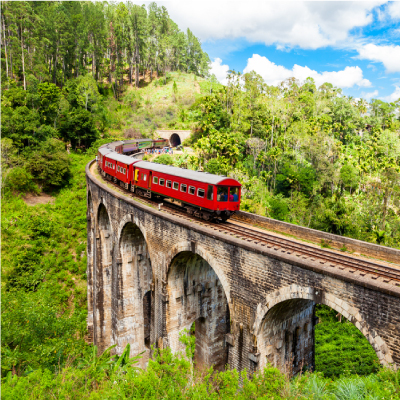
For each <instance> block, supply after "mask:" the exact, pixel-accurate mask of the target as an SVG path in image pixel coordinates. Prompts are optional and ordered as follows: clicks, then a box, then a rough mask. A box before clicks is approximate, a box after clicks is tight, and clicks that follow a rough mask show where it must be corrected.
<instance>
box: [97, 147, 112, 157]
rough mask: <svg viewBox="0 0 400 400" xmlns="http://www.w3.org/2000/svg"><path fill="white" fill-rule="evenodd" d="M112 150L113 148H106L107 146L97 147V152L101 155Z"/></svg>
mask: <svg viewBox="0 0 400 400" xmlns="http://www.w3.org/2000/svg"><path fill="white" fill-rule="evenodd" d="M112 151H113V150H111V149H108V148H107V147H100V148H99V153H100V154H101V155H102V156H105V155H106V154H108V153H111V152H112Z"/></svg>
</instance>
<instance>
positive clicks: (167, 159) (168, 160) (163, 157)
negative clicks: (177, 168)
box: [153, 154, 174, 165]
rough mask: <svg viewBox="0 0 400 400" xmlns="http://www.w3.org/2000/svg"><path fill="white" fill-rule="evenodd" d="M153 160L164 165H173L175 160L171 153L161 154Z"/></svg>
mask: <svg viewBox="0 0 400 400" xmlns="http://www.w3.org/2000/svg"><path fill="white" fill-rule="evenodd" d="M153 162H156V163H159V164H164V165H173V163H174V160H173V158H172V157H171V156H170V155H169V154H160V155H159V156H157V157H156V158H155V159H154V160H153Z"/></svg>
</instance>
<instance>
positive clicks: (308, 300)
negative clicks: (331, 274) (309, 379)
mask: <svg viewBox="0 0 400 400" xmlns="http://www.w3.org/2000/svg"><path fill="white" fill-rule="evenodd" d="M316 304H323V305H326V306H328V307H330V308H332V309H333V310H335V311H336V312H338V313H340V314H342V315H343V316H344V317H345V318H346V319H348V320H349V321H350V322H352V323H353V325H354V326H356V328H357V329H358V330H359V331H360V332H361V333H362V334H363V335H364V337H365V338H366V339H367V340H368V342H369V343H370V344H371V346H372V348H373V349H374V350H375V352H376V354H377V357H378V359H379V361H380V363H381V364H383V365H388V364H390V363H393V359H392V357H391V354H390V351H389V348H388V346H387V345H386V343H385V342H384V340H383V339H382V338H381V337H380V336H379V335H377V334H376V332H375V331H374V332H372V330H371V329H369V327H368V326H367V324H366V322H365V321H364V320H363V318H362V316H361V314H360V312H359V310H358V309H356V308H355V307H353V306H351V305H349V304H347V303H346V302H345V301H343V300H341V299H338V298H337V297H335V296H333V295H331V294H329V293H327V294H324V295H322V293H320V291H319V289H314V288H310V287H302V286H298V285H291V286H287V287H285V288H281V289H279V290H276V291H275V292H273V293H271V294H269V295H268V296H267V298H266V300H265V301H264V303H263V304H259V305H258V307H257V312H256V318H255V322H254V325H253V331H254V333H255V335H256V337H257V346H258V351H259V352H260V364H259V368H263V367H264V366H265V365H266V362H267V361H268V362H270V363H272V364H273V365H275V366H277V367H279V368H282V369H286V370H287V369H288V365H289V364H290V365H289V369H291V371H292V372H293V373H296V372H298V371H299V370H300V369H301V367H302V366H305V365H309V366H312V367H313V363H314V360H313V357H314V307H315V305H316Z"/></svg>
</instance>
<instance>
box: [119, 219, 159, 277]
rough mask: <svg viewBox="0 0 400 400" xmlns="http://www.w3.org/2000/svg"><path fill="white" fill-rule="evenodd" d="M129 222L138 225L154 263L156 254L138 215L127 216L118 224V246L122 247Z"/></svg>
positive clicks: (151, 260)
mask: <svg viewBox="0 0 400 400" xmlns="http://www.w3.org/2000/svg"><path fill="white" fill-rule="evenodd" d="M129 222H131V223H133V224H134V225H136V226H137V227H138V229H139V230H140V232H141V234H142V235H143V237H144V240H145V241H146V245H147V250H148V256H149V259H150V262H151V263H153V256H154V252H153V251H152V248H151V244H150V241H149V240H148V235H147V230H146V229H145V227H144V226H143V224H142V222H141V221H140V220H139V218H137V216H136V215H134V214H126V215H125V216H124V217H123V218H122V219H121V221H120V223H119V224H118V227H117V231H116V237H117V238H118V245H119V246H120V241H121V235H122V230H123V229H124V228H125V226H126V224H128V223H129ZM119 248H120V247H119ZM153 274H154V271H153ZM153 280H154V275H153Z"/></svg>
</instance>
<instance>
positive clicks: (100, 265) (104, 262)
mask: <svg viewBox="0 0 400 400" xmlns="http://www.w3.org/2000/svg"><path fill="white" fill-rule="evenodd" d="M96 226H97V229H96V246H95V249H96V257H95V259H96V265H95V266H94V268H95V279H94V281H95V285H94V315H93V326H94V344H96V345H97V346H98V348H99V352H100V353H101V352H102V351H104V350H105V349H106V348H107V347H109V346H110V345H111V344H112V331H111V285H112V254H113V238H112V237H113V235H112V226H111V221H110V217H109V214H108V212H107V209H106V207H105V206H104V204H102V203H101V204H100V205H99V208H98V212H97V224H96Z"/></svg>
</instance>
